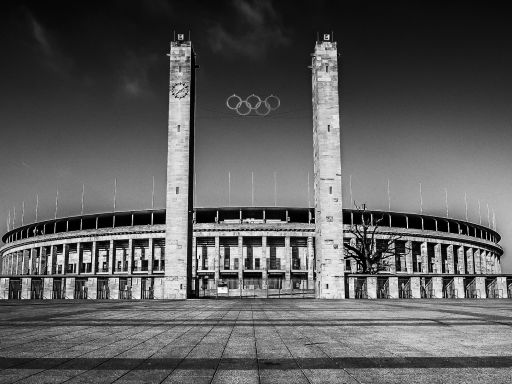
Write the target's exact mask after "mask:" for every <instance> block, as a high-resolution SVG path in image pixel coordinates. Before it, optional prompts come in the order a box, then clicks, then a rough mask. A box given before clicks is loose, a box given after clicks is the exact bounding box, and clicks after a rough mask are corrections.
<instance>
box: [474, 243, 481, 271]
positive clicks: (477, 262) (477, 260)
mask: <svg viewBox="0 0 512 384" xmlns="http://www.w3.org/2000/svg"><path fill="white" fill-rule="evenodd" d="M473 258H474V260H475V267H474V268H475V274H478V275H480V274H481V273H482V263H481V261H480V250H479V249H476V250H475V251H474V252H473Z"/></svg>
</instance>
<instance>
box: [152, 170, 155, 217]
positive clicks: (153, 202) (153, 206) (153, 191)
mask: <svg viewBox="0 0 512 384" xmlns="http://www.w3.org/2000/svg"><path fill="white" fill-rule="evenodd" d="M152 185H153V186H152V189H151V210H154V209H155V176H153V184H152Z"/></svg>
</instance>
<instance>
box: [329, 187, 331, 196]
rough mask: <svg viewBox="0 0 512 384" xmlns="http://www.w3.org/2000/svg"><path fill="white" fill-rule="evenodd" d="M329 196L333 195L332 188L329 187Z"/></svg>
mask: <svg viewBox="0 0 512 384" xmlns="http://www.w3.org/2000/svg"><path fill="white" fill-rule="evenodd" d="M329 195H332V187H329Z"/></svg>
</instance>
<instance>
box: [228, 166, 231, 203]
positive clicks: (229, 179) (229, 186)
mask: <svg viewBox="0 0 512 384" xmlns="http://www.w3.org/2000/svg"><path fill="white" fill-rule="evenodd" d="M228 207H231V172H228Z"/></svg>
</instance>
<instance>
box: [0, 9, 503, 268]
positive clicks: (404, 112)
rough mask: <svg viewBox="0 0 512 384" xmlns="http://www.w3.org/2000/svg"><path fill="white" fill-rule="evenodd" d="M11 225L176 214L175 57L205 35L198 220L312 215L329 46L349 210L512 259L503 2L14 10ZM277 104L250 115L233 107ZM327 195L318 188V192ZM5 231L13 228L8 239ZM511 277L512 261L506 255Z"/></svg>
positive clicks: (6, 126) (7, 47)
mask: <svg viewBox="0 0 512 384" xmlns="http://www.w3.org/2000/svg"><path fill="white" fill-rule="evenodd" d="M0 7H1V8H2V9H1V10H0V49H1V60H0V92H1V93H0V127H1V133H2V136H1V139H0V149H1V153H2V159H3V160H2V164H3V166H2V167H1V168H0V196H1V200H0V218H2V220H3V223H5V221H6V220H7V217H8V214H9V211H11V215H12V211H13V207H16V214H17V217H16V223H17V224H19V223H20V216H21V214H20V212H21V207H22V202H23V201H24V202H25V219H24V220H25V223H27V222H30V221H33V220H34V206H35V196H36V194H38V195H39V218H51V217H52V216H53V214H54V209H55V208H54V207H55V191H56V188H57V187H58V189H59V216H60V215H73V214H79V213H80V196H81V189H82V183H85V190H86V194H85V195H86V196H85V211H86V212H98V211H106V210H111V209H112V189H113V179H114V177H117V180H118V204H117V207H118V209H119V210H130V209H143V208H149V207H150V206H151V185H152V177H153V176H154V177H155V180H156V205H157V207H163V206H164V189H165V167H166V147H167V146H166V140H167V113H168V107H167V103H168V58H167V57H166V53H167V52H168V49H169V48H168V45H169V41H170V39H171V37H172V33H173V30H176V31H177V32H180V31H184V32H185V33H188V30H190V31H191V37H192V41H193V45H194V47H195V50H196V52H197V54H198V63H199V64H200V66H201V68H200V69H199V70H198V82H197V92H198V95H197V117H196V135H197V140H196V153H197V156H196V173H197V197H196V202H197V205H198V206H221V205H227V203H228V186H227V185H228V183H227V174H228V171H230V172H231V179H232V204H233V205H250V204H251V172H254V175H255V204H256V205H273V204H274V186H273V173H274V172H277V180H278V204H279V205H290V206H306V205H307V200H308V195H307V190H308V189H307V177H308V176H307V175H308V172H309V173H311V174H312V152H313V151H312V128H311V83H310V82H311V80H310V79H311V78H310V72H309V70H308V69H307V66H308V65H309V64H310V60H311V58H310V53H311V52H312V50H313V47H314V41H315V36H316V33H317V32H326V31H334V34H335V40H336V41H337V42H338V46H339V51H340V54H341V56H340V69H341V76H340V77H341V83H340V103H341V115H342V116H341V118H342V162H343V164H342V168H343V174H344V192H345V195H344V204H345V206H346V207H348V206H350V198H349V193H348V191H349V188H348V180H349V175H352V187H353V188H352V189H353V195H354V198H355V199H356V200H357V201H358V202H366V203H367V205H368V206H369V207H370V208H372V209H387V206H388V203H387V192H386V190H387V180H388V178H389V180H390V185H391V197H392V201H391V204H392V209H393V210H398V211H407V212H418V211H419V209H420V207H419V200H420V198H419V183H420V182H421V183H422V189H423V201H424V205H423V209H424V212H425V213H429V214H437V215H444V214H445V202H444V200H445V192H444V189H445V188H447V189H448V195H449V206H450V216H453V217H458V218H464V216H465V207H464V193H467V195H468V202H469V219H470V220H471V221H475V222H478V221H479V217H478V208H477V204H478V200H480V202H481V216H482V222H483V223H484V224H487V205H489V207H490V212H491V219H492V210H493V209H494V210H495V212H496V222H497V226H498V231H499V232H500V233H501V234H502V236H503V241H502V245H503V246H504V247H505V249H506V251H507V250H510V249H512V221H511V220H510V214H511V213H512V202H511V201H512V199H511V196H512V177H511V176H512V171H511V161H510V160H511V155H510V148H511V147H512V108H511V107H512V70H511V68H512V46H511V45H512V40H511V39H510V36H512V23H511V22H510V15H509V13H508V12H506V10H505V9H501V8H500V7H498V5H497V3H494V5H493V4H488V3H484V2H474V3H473V2H468V1H464V2H433V1H428V2H427V1H425V2H414V1H407V2H397V1H393V2H382V1H380V2H376V3H375V4H374V3H370V2H365V1H346V2H342V1H336V2H335V1H332V2H331V1H311V2H300V1H279V2H277V1H275V2H271V1H244V2H242V1H145V2H142V1H126V0H123V1H44V2H42V1H33V2H24V1H4V2H2V4H1V5H0ZM233 93H236V94H239V95H242V96H247V95H249V94H251V93H255V94H257V95H260V96H262V97H265V96H267V95H269V94H274V95H278V96H279V98H280V99H281V107H280V108H279V109H278V110H277V111H275V112H273V113H272V114H270V115H269V116H267V117H238V116H237V115H234V113H232V112H231V111H229V110H227V108H226V106H225V101H226V98H227V97H228V96H229V95H231V94H233ZM311 190H312V187H311ZM2 226H3V228H6V224H3V225H2ZM504 266H505V270H506V271H507V272H512V257H509V256H508V255H507V252H506V253H505V261H504Z"/></svg>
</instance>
